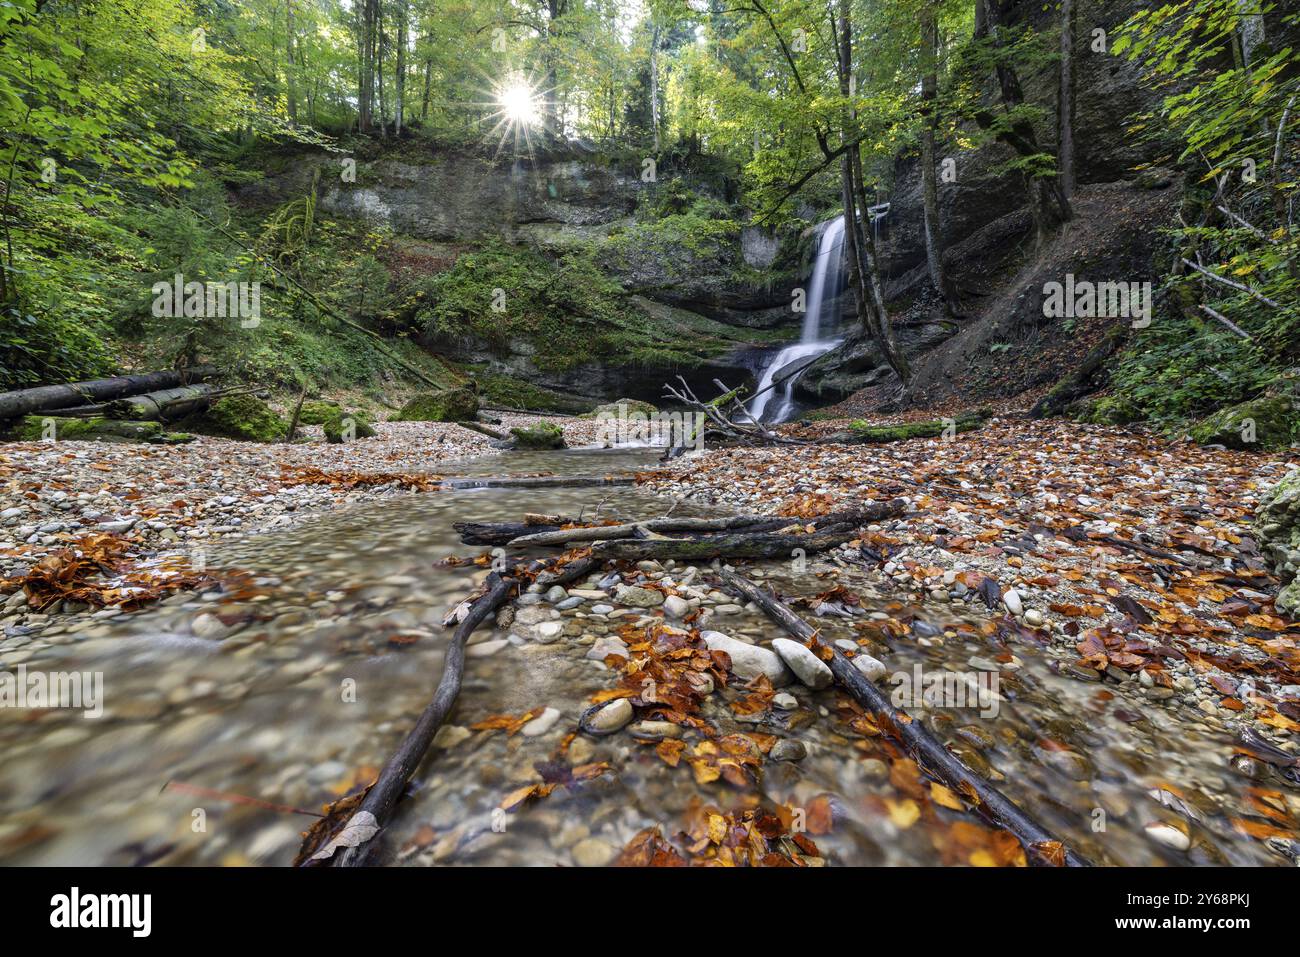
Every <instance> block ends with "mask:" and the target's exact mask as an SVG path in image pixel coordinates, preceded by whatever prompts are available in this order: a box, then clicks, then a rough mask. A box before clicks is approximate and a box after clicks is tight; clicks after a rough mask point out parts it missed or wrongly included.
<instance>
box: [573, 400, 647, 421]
mask: <svg viewBox="0 0 1300 957" xmlns="http://www.w3.org/2000/svg"><path fill="white" fill-rule="evenodd" d="M619 406H624V407H625V410H626V414H627V415H632V414H633V413H639V414H641V415H644V416H652V415H656V414H658V412H659V410H658V409H657V408H655V407H654V406H653V405H651V404H650V403H649V402H642V401H641V400H640V399H617V400H615V401H614V402H606V403H605V404H604V405H598V406H596V408H595V409H593V410H592V411H590V412H588V413H587V414H586V415H584V416H581V418H584V419H599V418H603V417H605V418H607V417H610V416H618V415H619Z"/></svg>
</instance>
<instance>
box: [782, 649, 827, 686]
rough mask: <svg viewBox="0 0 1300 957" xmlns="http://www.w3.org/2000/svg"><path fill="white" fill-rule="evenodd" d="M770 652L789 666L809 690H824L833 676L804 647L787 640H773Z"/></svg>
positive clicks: (821, 662)
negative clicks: (774, 653) (778, 656)
mask: <svg viewBox="0 0 1300 957" xmlns="http://www.w3.org/2000/svg"><path fill="white" fill-rule="evenodd" d="M772 650H774V651H775V652H776V653H777V654H778V655H780V656H781V659H782V660H783V661H784V662H785V663H786V664H787V665H789V666H790V670H791V671H793V672H794V673H795V676H796V677H797V678H798V679H799V680H800V681H801V682H803V683H804V684H805V685H807V686H808V687H810V688H825V687H826V686H827V685H829V684H830V683H831V682H832V681H834V680H835V676H834V675H832V674H831V669H830V668H827V667H826V664H825V663H824V662H823V661H821V660H820V659H819V658H818V657H817V656H816V655H814V654H813V653H812V651H810V650H809V649H808V648H806V647H805V646H804V645H801V644H799V642H797V641H791V640H790V639H789V638H774V639H773V640H772Z"/></svg>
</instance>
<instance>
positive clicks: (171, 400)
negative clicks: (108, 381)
mask: <svg viewBox="0 0 1300 957" xmlns="http://www.w3.org/2000/svg"><path fill="white" fill-rule="evenodd" d="M229 391H230V390H223V389H218V388H217V387H216V386H213V385H209V384H207V383H200V384H199V385H182V386H177V387H176V388H174V389H160V390H159V391H157V392H145V393H143V394H142V395H133V396H128V397H127V398H124V399H114V400H113V401H112V402H109V403H108V406H107V412H108V413H109V414H110V415H112V416H115V417H116V418H119V419H134V420H137V421H157V422H168V421H172V420H175V419H180V418H184V417H185V416H187V415H189V414H190V413H191V412H202V411H203V410H204V409H206V408H208V407H209V406H210V405H212V403H213V402H215V401H216V400H217V399H218V398H220V397H221V396H223V395H225V394H226V393H227V392H229Z"/></svg>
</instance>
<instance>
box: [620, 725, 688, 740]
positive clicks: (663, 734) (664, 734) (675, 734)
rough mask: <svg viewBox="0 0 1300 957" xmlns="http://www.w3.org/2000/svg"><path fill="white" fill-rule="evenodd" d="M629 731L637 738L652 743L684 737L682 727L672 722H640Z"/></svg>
mask: <svg viewBox="0 0 1300 957" xmlns="http://www.w3.org/2000/svg"><path fill="white" fill-rule="evenodd" d="M627 730H628V732H629V733H630V734H632V735H634V736H635V737H638V738H646V739H648V740H651V741H658V740H660V739H662V738H680V737H681V736H682V728H681V725H678V724H673V723H672V722H671V721H638V722H637V723H636V724H634V725H631V726H630V727H629V728H628V729H627Z"/></svg>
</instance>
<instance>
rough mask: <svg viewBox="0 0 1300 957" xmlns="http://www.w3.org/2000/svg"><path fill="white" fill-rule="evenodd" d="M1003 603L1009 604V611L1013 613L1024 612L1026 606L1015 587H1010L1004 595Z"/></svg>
mask: <svg viewBox="0 0 1300 957" xmlns="http://www.w3.org/2000/svg"><path fill="white" fill-rule="evenodd" d="M1002 604H1004V605H1006V606H1007V611H1009V612H1011V614H1013V615H1019V614H1022V613H1023V612H1024V610H1025V606H1024V605H1023V604H1022V603H1021V601H1020V593H1019V592H1018V591H1016V590H1015V589H1014V588H1008V589H1007V590H1006V592H1005V593H1003V595H1002Z"/></svg>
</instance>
